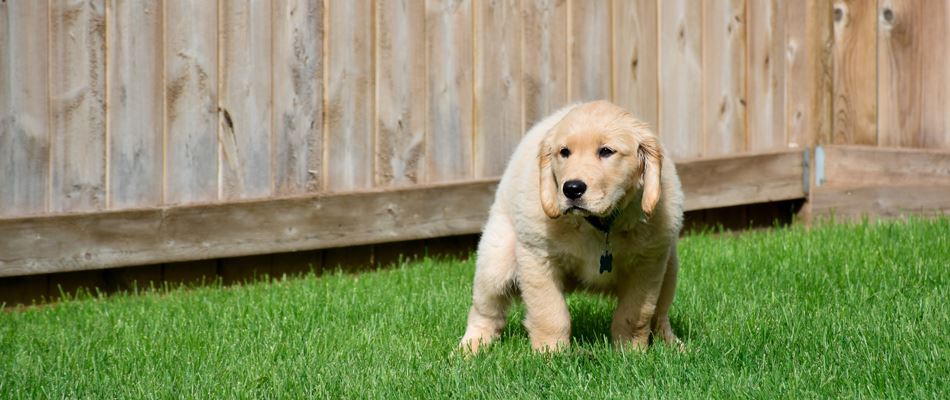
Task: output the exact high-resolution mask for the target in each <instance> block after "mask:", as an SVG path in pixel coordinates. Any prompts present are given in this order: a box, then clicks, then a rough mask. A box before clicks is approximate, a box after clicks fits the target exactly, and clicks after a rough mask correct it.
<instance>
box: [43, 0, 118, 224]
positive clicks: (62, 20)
mask: <svg viewBox="0 0 950 400" xmlns="http://www.w3.org/2000/svg"><path fill="white" fill-rule="evenodd" d="M105 33H106V22H105V4H104V0H86V1H76V2H65V1H53V2H51V3H50V40H49V41H50V60H49V65H50V70H49V79H50V81H49V91H50V107H51V110H50V116H51V120H50V130H51V132H50V137H51V141H50V142H51V143H50V145H51V146H52V150H51V157H52V160H51V167H50V170H51V178H50V179H51V181H52V182H51V184H50V188H51V190H50V205H49V209H50V211H52V212H63V211H90V210H101V209H103V208H105V207H106V195H107V193H106V104H105V100H106V96H105V89H106V82H105V40H106V38H105Z"/></svg>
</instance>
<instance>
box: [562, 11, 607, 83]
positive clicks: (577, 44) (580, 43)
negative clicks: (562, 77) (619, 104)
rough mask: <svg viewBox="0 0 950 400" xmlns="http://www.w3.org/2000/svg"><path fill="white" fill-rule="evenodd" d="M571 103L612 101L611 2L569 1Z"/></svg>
mask: <svg viewBox="0 0 950 400" xmlns="http://www.w3.org/2000/svg"><path fill="white" fill-rule="evenodd" d="M568 5H569V7H571V9H570V26H569V27H568V29H569V30H570V38H569V42H570V43H569V45H570V55H569V59H568V62H569V63H570V67H569V71H570V82H569V85H570V86H569V87H568V98H570V99H571V101H590V100H600V99H611V98H612V97H613V96H612V94H611V91H612V90H613V88H612V86H611V82H610V79H611V76H610V75H611V72H610V68H611V65H610V52H611V41H610V1H608V0H587V1H573V2H568Z"/></svg>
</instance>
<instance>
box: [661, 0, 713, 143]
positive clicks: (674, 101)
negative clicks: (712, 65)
mask: <svg viewBox="0 0 950 400" xmlns="http://www.w3.org/2000/svg"><path fill="white" fill-rule="evenodd" d="M702 14H703V12H702V4H701V3H698V2H693V1H689V0H664V1H661V2H660V126H659V129H658V130H659V133H660V137H661V138H662V140H663V144H664V145H665V146H666V149H667V151H668V152H669V155H670V156H672V157H673V158H676V159H681V158H688V157H699V156H700V155H701V154H702V151H703V126H702V123H703V118H702V115H703V114H702V112H703V111H702V107H703V96H702V94H701V93H698V91H699V90H700V89H699V88H701V87H702V80H703V70H702V69H703V62H702V54H703V53H702V45H703V44H702V26H703V19H702V16H703V15H702Z"/></svg>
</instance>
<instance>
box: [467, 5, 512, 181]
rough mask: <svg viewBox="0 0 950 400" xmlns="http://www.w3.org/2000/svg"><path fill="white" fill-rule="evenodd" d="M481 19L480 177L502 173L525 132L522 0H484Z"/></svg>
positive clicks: (478, 31) (477, 96) (477, 155)
mask: <svg viewBox="0 0 950 400" xmlns="http://www.w3.org/2000/svg"><path fill="white" fill-rule="evenodd" d="M476 13H477V16H476V17H475V20H476V21H478V25H477V26H475V30H476V33H475V35H476V38H475V44H476V45H475V62H476V67H475V113H476V115H475V130H474V132H473V134H474V135H475V148H474V151H475V154H474V161H475V171H474V172H475V177H476V178H483V177H496V176H501V174H502V172H504V170H505V167H506V166H507V164H508V158H510V157H511V153H512V152H513V151H514V149H515V146H517V145H518V142H519V141H520V140H521V135H522V134H523V133H524V131H523V130H522V127H523V126H524V121H523V119H522V118H523V115H522V107H521V105H522V104H523V102H522V87H521V82H522V80H521V76H522V72H521V21H522V18H521V3H520V2H519V1H516V0H497V1H483V2H479V3H478V9H477V10H476Z"/></svg>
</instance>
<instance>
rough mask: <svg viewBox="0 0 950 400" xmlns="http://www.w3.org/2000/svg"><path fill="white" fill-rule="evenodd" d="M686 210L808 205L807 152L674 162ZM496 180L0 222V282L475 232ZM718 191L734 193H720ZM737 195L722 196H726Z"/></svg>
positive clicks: (482, 217) (480, 226)
mask: <svg viewBox="0 0 950 400" xmlns="http://www.w3.org/2000/svg"><path fill="white" fill-rule="evenodd" d="M677 169H678V170H679V171H680V174H681V179H682V182H683V189H684V191H685V195H686V198H687V199H688V200H687V202H686V208H687V210H696V209H705V208H715V207H725V206H731V205H736V204H749V203H759V202H768V201H777V200H788V199H799V198H804V197H805V193H804V187H803V180H802V174H803V173H804V167H803V152H801V151H789V152H779V153H771V154H762V155H753V156H745V157H737V158H724V159H717V160H699V161H687V162H682V163H678V164H677ZM496 186H497V180H495V179H491V180H482V181H471V182H465V183H453V184H442V185H434V186H428V187H425V188H408V189H395V190H374V191H368V192H357V193H346V194H328V195H315V196H300V197H293V198H285V199H268V200H250V201H241V202H233V203H229V204H224V205H219V204H209V205H192V206H176V207H160V208H149V209H140V210H126V211H112V212H104V213H97V214H75V215H60V216H46V217H29V218H21V219H5V220H0V237H4V238H8V239H7V240H3V241H0V276H13V275H28V274H39V273H50V272H64V271H75V270H84V269H96V268H108V267H115V266H124V265H144V264H155V263H162V262H174V261H184V260H193V259H204V258H220V257H235V256H244V255H251V254H262V253H276V252H290V251H300V250H313V249H322V248H330V247H339V246H354V245H362V244H373V243H381V242H392V241H404V240H413V239H421V238H429V237H438V236H449V235H461V234H471V233H478V232H480V231H481V228H482V225H483V224H484V223H485V220H486V219H487V218H488V209H489V206H490V205H491V202H492V200H493V198H494V191H495V187H496ZM724 187H728V188H730V190H729V191H723V190H722V189H723V188H724ZM726 192H728V193H737V194H741V195H724V194H723V193H726Z"/></svg>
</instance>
